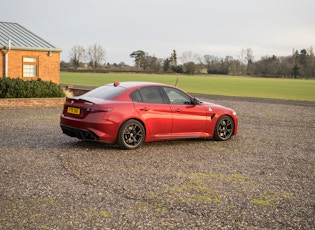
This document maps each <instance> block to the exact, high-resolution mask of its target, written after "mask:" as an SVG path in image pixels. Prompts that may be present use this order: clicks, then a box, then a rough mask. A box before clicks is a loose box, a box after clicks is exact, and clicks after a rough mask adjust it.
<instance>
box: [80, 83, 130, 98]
mask: <svg viewBox="0 0 315 230" xmlns="http://www.w3.org/2000/svg"><path fill="white" fill-rule="evenodd" d="M124 90H126V88H123V87H114V86H111V85H104V86H101V87H98V88H96V89H93V90H91V91H89V92H87V93H85V94H84V96H85V97H94V98H101V99H106V100H110V99H113V98H114V97H116V96H118V95H119V94H120V93H122V92H123V91H124Z"/></svg>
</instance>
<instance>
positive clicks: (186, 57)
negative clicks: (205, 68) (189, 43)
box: [179, 51, 200, 64]
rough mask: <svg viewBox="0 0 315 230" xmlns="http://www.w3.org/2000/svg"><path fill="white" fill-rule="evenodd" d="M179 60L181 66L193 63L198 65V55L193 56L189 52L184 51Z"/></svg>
mask: <svg viewBox="0 0 315 230" xmlns="http://www.w3.org/2000/svg"><path fill="white" fill-rule="evenodd" d="M179 59H180V61H181V62H182V63H183V64H185V63H188V62H193V63H195V64H199V62H200V55H199V54H194V53H193V52H191V51H186V52H184V53H182V56H181V57H180V58H179Z"/></svg>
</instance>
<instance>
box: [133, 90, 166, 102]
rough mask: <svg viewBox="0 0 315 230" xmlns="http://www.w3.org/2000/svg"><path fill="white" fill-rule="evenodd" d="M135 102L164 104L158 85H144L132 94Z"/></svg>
mask: <svg viewBox="0 0 315 230" xmlns="http://www.w3.org/2000/svg"><path fill="white" fill-rule="evenodd" d="M130 97H131V99H132V100H133V101H135V102H143V103H154V104H164V101H163V97H162V95H161V93H160V91H159V89H158V87H154V86H150V87H143V88H141V89H139V90H137V91H135V92H133V93H132V94H131V95H130Z"/></svg>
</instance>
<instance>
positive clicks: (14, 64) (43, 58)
mask: <svg viewBox="0 0 315 230" xmlns="http://www.w3.org/2000/svg"><path fill="white" fill-rule="evenodd" d="M4 55H5V50H1V52H0V77H2V76H4V68H5V65H4V59H5V58H4ZM8 56H9V65H8V77H10V78H22V79H23V80H30V79H37V78H30V77H25V78H23V77H22V73H23V72H22V71H23V56H28V57H36V58H38V77H39V78H40V79H42V80H43V81H52V82H54V83H56V84H60V52H52V55H51V56H48V52H47V51H23V50H10V51H9V55H8Z"/></svg>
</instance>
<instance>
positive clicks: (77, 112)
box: [67, 107, 80, 115]
mask: <svg viewBox="0 0 315 230" xmlns="http://www.w3.org/2000/svg"><path fill="white" fill-rule="evenodd" d="M67 112H68V113H72V114H76V115H79V114H80V109H79V108H74V107H68V110H67Z"/></svg>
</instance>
